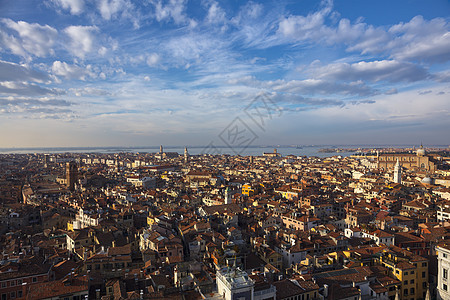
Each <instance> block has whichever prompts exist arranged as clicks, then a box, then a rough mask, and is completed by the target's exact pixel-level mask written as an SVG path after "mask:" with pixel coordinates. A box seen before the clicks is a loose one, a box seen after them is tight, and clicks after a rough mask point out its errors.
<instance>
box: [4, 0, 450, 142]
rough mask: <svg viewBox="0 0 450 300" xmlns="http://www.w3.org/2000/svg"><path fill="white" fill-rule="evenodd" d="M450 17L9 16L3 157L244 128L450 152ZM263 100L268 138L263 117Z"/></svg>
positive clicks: (251, 8) (317, 5)
mask: <svg viewBox="0 0 450 300" xmlns="http://www.w3.org/2000/svg"><path fill="white" fill-rule="evenodd" d="M449 11H450V3H449V2H448V1H438V0H436V1H431V2H423V1H396V2H395V3H391V2H387V1H365V2H364V4H362V3H360V2H359V1H342V0H341V1H337V0H336V1H304V2H298V3H296V2H289V1H282V2H272V1H264V2H252V1H249V2H242V3H241V2H227V3H222V2H218V1H207V0H205V1H179V0H171V1H148V2H143V3H142V4H141V3H136V2H132V1H129V0H113V1H108V0H102V1H87V0H47V1H42V2H39V3H36V1H13V2H11V1H10V2H1V3H0V124H1V125H0V126H1V127H2V129H3V130H2V133H1V135H0V138H1V142H0V147H45V146H48V147H75V146H80V147H82V146H99V147H102V146H127V145H130V146H145V145H159V144H167V145H185V144H186V145H208V144H209V143H210V142H215V141H218V142H216V144H217V143H219V144H223V143H221V142H223V141H224V135H223V132H225V131H226V130H228V129H229V128H232V127H233V125H236V124H237V123H236V118H238V121H239V122H240V123H239V124H241V126H242V124H243V126H246V127H245V128H247V129H248V130H249V131H250V132H251V133H252V134H253V136H251V137H250V138H249V143H252V144H253V145H261V144H301V145H305V144H338V145H343V144H374V145H376V144H397V145H398V144H416V145H417V144H419V143H420V142H423V143H424V144H429V145H437V144H439V145H442V144H444V145H445V144H449V143H450V134H449V133H448V128H450V121H449V120H450V118H449V109H450V104H449V103H448V95H449V93H450V87H449V84H448V82H449V81H450V68H449V66H450V63H449V60H450V26H449V14H448V12H449ZM262 96H264V97H265V98H264V99H266V102H265V103H266V104H267V103H269V102H270V105H272V107H274V108H276V109H275V110H274V111H275V113H274V114H273V115H271V116H270V118H267V119H266V120H265V122H264V123H263V124H262V123H258V120H255V119H252V117H251V114H249V113H248V112H249V107H250V108H251V105H252V103H258V99H259V97H262ZM255 101H256V102H255ZM267 101H269V102H267ZM259 103H261V102H259ZM225 144H227V141H225ZM232 146H235V145H232Z"/></svg>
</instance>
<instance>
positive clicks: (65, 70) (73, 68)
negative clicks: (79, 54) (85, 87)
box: [52, 60, 96, 80]
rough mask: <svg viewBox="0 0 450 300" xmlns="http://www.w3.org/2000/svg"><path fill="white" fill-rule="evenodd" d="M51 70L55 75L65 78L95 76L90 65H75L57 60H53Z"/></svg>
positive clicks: (83, 78)
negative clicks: (84, 66)
mask: <svg viewBox="0 0 450 300" xmlns="http://www.w3.org/2000/svg"><path fill="white" fill-rule="evenodd" d="M52 72H53V74H55V75H56V76H62V77H64V78H66V79H81V80H86V77H96V76H95V74H94V73H93V72H92V67H91V66H90V65H87V66H86V68H83V67H80V66H77V65H69V64H67V63H66V62H61V61H59V60H57V61H54V62H53V65H52Z"/></svg>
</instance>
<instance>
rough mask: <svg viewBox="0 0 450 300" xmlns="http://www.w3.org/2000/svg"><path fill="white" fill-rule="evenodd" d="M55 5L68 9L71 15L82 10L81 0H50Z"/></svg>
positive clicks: (82, 3)
mask: <svg viewBox="0 0 450 300" xmlns="http://www.w3.org/2000/svg"><path fill="white" fill-rule="evenodd" d="M51 1H52V2H53V3H54V4H55V5H56V6H58V7H61V8H63V9H65V10H69V11H70V13H71V14H72V15H79V14H81V13H82V12H83V10H84V1H83V0H51Z"/></svg>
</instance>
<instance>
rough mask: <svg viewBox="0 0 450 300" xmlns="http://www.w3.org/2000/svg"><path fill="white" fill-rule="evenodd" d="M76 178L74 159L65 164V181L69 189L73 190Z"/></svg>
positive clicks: (76, 171) (76, 168)
mask: <svg viewBox="0 0 450 300" xmlns="http://www.w3.org/2000/svg"><path fill="white" fill-rule="evenodd" d="M77 179H78V166H77V163H76V162H74V161H71V162H68V163H67V164H66V182H67V187H68V188H69V190H71V191H74V190H75V183H76V181H77Z"/></svg>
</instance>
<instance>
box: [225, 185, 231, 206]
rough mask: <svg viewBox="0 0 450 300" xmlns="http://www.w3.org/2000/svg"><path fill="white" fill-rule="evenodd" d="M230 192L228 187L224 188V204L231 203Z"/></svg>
mask: <svg viewBox="0 0 450 300" xmlns="http://www.w3.org/2000/svg"><path fill="white" fill-rule="evenodd" d="M230 192H231V191H230V188H229V187H227V188H226V189H225V204H231V203H232V201H231V193H230Z"/></svg>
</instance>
